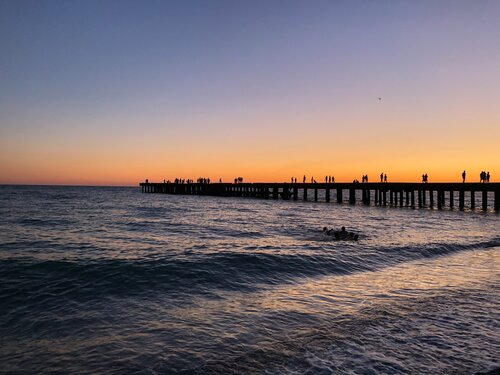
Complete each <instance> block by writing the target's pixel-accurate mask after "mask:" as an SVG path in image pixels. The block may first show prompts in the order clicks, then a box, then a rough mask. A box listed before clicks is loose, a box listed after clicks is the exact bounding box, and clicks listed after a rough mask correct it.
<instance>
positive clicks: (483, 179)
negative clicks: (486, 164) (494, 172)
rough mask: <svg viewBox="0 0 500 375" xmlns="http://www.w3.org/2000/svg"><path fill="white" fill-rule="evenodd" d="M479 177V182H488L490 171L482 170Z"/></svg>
mask: <svg viewBox="0 0 500 375" xmlns="http://www.w3.org/2000/svg"><path fill="white" fill-rule="evenodd" d="M479 177H480V180H479V182H483V183H484V182H490V172H485V171H482V172H481V173H480V174H479Z"/></svg>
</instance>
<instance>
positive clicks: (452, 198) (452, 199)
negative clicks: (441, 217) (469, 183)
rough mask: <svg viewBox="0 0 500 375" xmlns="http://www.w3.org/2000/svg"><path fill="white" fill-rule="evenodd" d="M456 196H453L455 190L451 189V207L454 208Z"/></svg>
mask: <svg viewBox="0 0 500 375" xmlns="http://www.w3.org/2000/svg"><path fill="white" fill-rule="evenodd" d="M454 200H455V197H454V196H453V190H450V208H453V206H454V205H455V202H454Z"/></svg>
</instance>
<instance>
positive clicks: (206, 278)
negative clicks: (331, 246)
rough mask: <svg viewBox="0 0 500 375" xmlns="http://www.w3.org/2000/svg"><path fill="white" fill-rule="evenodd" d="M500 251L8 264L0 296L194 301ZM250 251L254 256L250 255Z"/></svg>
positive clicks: (435, 247) (397, 250) (399, 250)
mask: <svg viewBox="0 0 500 375" xmlns="http://www.w3.org/2000/svg"><path fill="white" fill-rule="evenodd" d="M497 246H500V239H499V238H495V239H491V240H490V241H483V242H478V243H470V244H458V245H457V244H455V245H450V244H429V245H427V246H414V247H411V246H408V247H394V248H378V249H376V250H371V251H369V252H366V253H359V252H358V253H355V252H349V251H337V250H335V253H332V251H329V250H325V251H324V253H323V254H318V253H317V251H315V252H314V253H312V254H307V255H305V254H303V253H302V254H297V255H294V254H283V253H272V252H271V251H273V250H272V249H266V252H263V251H262V249H256V250H252V251H249V252H218V253H201V254H196V253H194V254H193V253H192V252H187V253H186V252H185V253H177V254H176V255H172V254H169V256H168V257H165V256H164V257H162V258H159V259H148V260H125V259H91V260H89V259H87V260H83V259H82V260H79V261H69V260H44V261H40V260H36V259H32V258H24V259H4V260H2V261H0V275H1V276H0V283H1V284H3V285H5V286H6V287H5V288H3V290H2V291H1V292H0V299H2V301H4V302H5V304H4V307H7V305H9V304H16V301H17V300H18V299H19V298H21V299H23V298H28V299H29V298H30V297H29V296H30V295H32V293H31V292H32V291H33V290H40V291H43V290H46V291H49V292H50V293H55V294H56V295H57V294H61V293H70V295H71V298H72V299H74V300H89V299H95V298H100V297H104V296H131V295H140V294H144V293H146V294H148V293H152V292H161V293H164V294H169V293H173V294H176V295H179V294H183V295H186V296H188V295H189V296H193V295H197V294H210V293H211V292H212V291H214V290H217V289H222V290H237V291H245V290H246V291H252V290H258V289H260V288H263V287H266V286H272V285H279V284H284V283H290V282H296V281H297V280H298V279H300V278H303V277H315V276H324V275H345V274H351V273H356V272H367V271H375V270H378V269H381V268H384V267H388V266H392V265H396V264H399V263H402V262H408V261H413V260H417V259H424V258H429V257H436V256H443V255H448V254H452V253H456V252H459V251H470V250H479V249H488V248H491V247H497ZM247 251H248V250H247Z"/></svg>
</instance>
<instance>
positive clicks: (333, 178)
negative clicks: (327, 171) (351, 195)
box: [332, 176, 335, 184]
mask: <svg viewBox="0 0 500 375" xmlns="http://www.w3.org/2000/svg"><path fill="white" fill-rule="evenodd" d="M333 183H335V176H332V184H333Z"/></svg>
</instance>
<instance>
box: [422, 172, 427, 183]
mask: <svg viewBox="0 0 500 375" xmlns="http://www.w3.org/2000/svg"><path fill="white" fill-rule="evenodd" d="M428 182H429V176H428V175H427V173H425V174H423V175H422V183H423V184H426V183H428Z"/></svg>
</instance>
